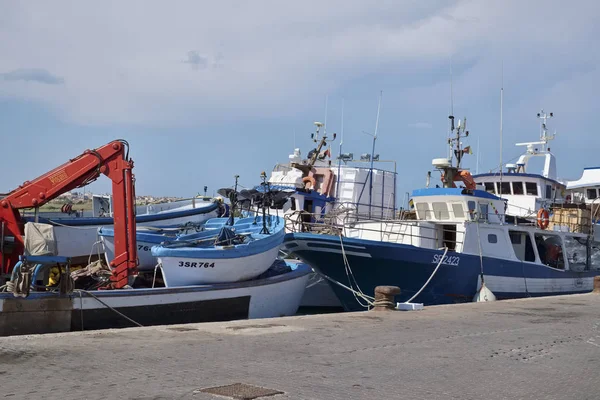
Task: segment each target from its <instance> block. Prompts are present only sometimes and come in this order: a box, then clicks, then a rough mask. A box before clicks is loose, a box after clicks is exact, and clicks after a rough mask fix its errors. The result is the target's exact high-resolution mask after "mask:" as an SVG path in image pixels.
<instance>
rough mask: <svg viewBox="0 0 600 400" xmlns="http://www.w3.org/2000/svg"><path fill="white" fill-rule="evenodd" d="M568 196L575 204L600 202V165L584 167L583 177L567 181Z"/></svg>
mask: <svg viewBox="0 0 600 400" xmlns="http://www.w3.org/2000/svg"><path fill="white" fill-rule="evenodd" d="M567 196H568V198H567V200H568V201H569V202H573V203H575V204H590V205H591V204H592V203H594V204H600V200H598V199H600V167H590V168H584V169H583V173H582V174H581V178H579V179H578V180H576V181H570V182H567Z"/></svg>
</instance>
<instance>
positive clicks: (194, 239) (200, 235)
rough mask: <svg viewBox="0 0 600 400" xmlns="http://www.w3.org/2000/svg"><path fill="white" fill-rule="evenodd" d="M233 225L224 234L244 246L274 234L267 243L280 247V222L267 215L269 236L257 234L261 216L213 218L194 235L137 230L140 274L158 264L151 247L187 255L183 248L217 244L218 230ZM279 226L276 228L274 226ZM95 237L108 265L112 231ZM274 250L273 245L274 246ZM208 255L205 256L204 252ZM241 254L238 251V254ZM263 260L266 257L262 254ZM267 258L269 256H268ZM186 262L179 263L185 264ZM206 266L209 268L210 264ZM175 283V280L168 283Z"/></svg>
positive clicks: (112, 239) (111, 251) (110, 254)
mask: <svg viewBox="0 0 600 400" xmlns="http://www.w3.org/2000/svg"><path fill="white" fill-rule="evenodd" d="M230 222H233V225H231V226H229V227H228V228H227V231H231V233H232V234H233V236H235V235H236V234H237V235H240V236H242V237H243V240H245V241H246V244H250V242H255V241H256V240H258V239H257V238H262V239H265V238H270V237H271V236H273V234H274V235H275V237H273V238H270V240H272V241H274V242H273V243H275V242H277V241H279V244H281V242H282V241H283V232H279V230H281V227H282V226H283V221H281V220H277V218H276V217H271V216H267V217H266V220H265V225H266V227H267V229H269V227H270V226H274V227H275V228H277V229H276V230H275V231H269V232H270V233H269V234H268V235H263V236H261V235H260V231H261V230H263V217H262V216H256V217H250V218H235V219H233V220H231V219H230V218H212V219H209V220H208V221H206V223H205V224H204V225H203V226H202V227H201V228H197V232H194V233H189V230H182V229H155V228H138V229H137V231H136V242H137V250H138V259H139V265H138V271H140V272H152V271H154V268H155V267H156V266H157V264H159V263H160V261H159V260H158V259H157V256H156V255H153V254H152V247H153V246H160V245H165V246H166V247H167V248H171V249H181V250H185V252H189V249H188V250H186V247H190V248H191V247H192V246H195V247H194V248H196V249H197V250H198V249H201V248H202V246H211V245H212V244H214V242H215V241H218V240H219V239H218V237H219V235H220V234H222V232H221V229H222V228H223V227H225V226H226V225H227V224H228V223H230ZM277 225H278V226H277ZM98 236H99V237H100V239H101V241H102V243H103V250H104V254H105V256H106V261H107V263H110V262H111V261H112V260H113V259H114V257H115V252H114V248H115V242H114V230H113V229H111V228H104V227H102V228H99V229H98ZM263 244H264V245H268V243H267V242H264V243H263ZM256 245H257V243H253V244H252V245H251V248H252V249H253V250H254V249H256V248H257V247H256ZM273 246H274V247H275V245H273ZM221 247H226V249H227V250H231V248H230V247H227V246H226V245H225V243H223V245H222V246H221ZM241 248H245V249H246V250H245V251H250V250H248V248H249V247H248V246H246V247H240V248H238V250H239V249H241ZM209 249H210V247H206V248H205V250H209ZM157 251H158V250H157ZM234 253H235V252H228V253H227V254H228V255H229V256H230V257H229V258H235V254H234ZM276 253H277V252H276V251H275V249H274V248H273V249H270V254H271V255H272V254H275V255H276ZM204 254H208V253H204ZM239 254H241V250H240V252H239ZM265 257H267V256H266V255H265ZM269 257H270V256H269ZM273 259H275V256H273V257H272V259H271V261H272V260H273ZM168 260H169V265H170V263H171V262H172V261H173V260H171V258H170V257H169V258H168ZM188 261H189V260H186V261H182V262H184V265H185V262H188ZM246 261H248V260H246ZM212 262H214V261H211V263H209V265H211V264H212ZM269 265H270V263H269V261H268V260H267V261H265V263H264V264H262V265H260V266H257V267H256V268H257V270H261V269H262V271H260V272H258V273H257V274H256V275H259V274H260V273H262V272H264V269H266V268H267V267H268V266H269ZM192 268H193V267H192ZM244 270H245V271H247V272H248V271H249V270H248V267H244ZM171 282H175V281H171Z"/></svg>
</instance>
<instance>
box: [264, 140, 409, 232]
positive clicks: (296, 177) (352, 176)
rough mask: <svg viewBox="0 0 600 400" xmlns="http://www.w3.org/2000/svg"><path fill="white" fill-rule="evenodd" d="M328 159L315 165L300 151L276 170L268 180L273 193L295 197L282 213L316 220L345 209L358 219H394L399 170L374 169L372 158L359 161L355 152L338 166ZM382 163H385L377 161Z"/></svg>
mask: <svg viewBox="0 0 600 400" xmlns="http://www.w3.org/2000/svg"><path fill="white" fill-rule="evenodd" d="M328 157H329V155H328V154H325V155H324V156H323V157H322V159H321V158H320V157H318V158H317V159H316V160H314V162H311V159H310V157H309V158H307V159H304V158H303V157H302V153H301V151H300V149H298V148H297V149H294V152H293V153H292V154H290V156H289V163H287V164H277V165H276V166H275V167H274V168H273V170H272V172H271V176H270V177H269V180H268V182H269V185H270V188H271V190H278V191H286V192H289V193H290V194H291V196H290V197H289V200H288V201H287V202H286V203H284V204H283V205H282V207H281V209H280V210H281V211H279V212H283V213H284V214H291V213H294V212H297V211H305V212H306V213H307V214H313V218H312V219H314V216H315V215H316V216H322V215H325V214H326V213H328V212H330V211H332V210H333V208H334V207H343V208H345V209H347V210H349V212H348V213H347V214H352V215H354V216H356V217H357V216H359V215H360V216H370V217H371V218H393V216H394V215H395V212H396V176H397V174H396V172H395V171H388V170H384V169H380V168H377V167H373V168H370V166H369V164H370V163H368V162H367V160H365V159H366V158H369V160H370V157H365V155H363V156H361V159H362V160H360V161H359V160H354V159H353V154H352V153H346V154H343V155H340V156H339V157H338V161H337V162H336V163H332V161H331V160H329V159H327V158H328ZM377 158H378V156H377ZM381 162H384V161H379V160H376V161H374V163H381ZM371 185H372V188H371ZM256 189H258V188H256ZM347 214H346V215H347ZM309 217H310V216H309ZM305 222H308V221H305ZM313 222H314V221H313ZM340 222H341V221H340Z"/></svg>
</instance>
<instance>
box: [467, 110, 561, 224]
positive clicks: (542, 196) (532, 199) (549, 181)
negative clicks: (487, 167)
mask: <svg viewBox="0 0 600 400" xmlns="http://www.w3.org/2000/svg"><path fill="white" fill-rule="evenodd" d="M537 116H538V118H540V120H541V134H540V139H539V140H538V141H535V142H524V143H517V144H516V145H517V146H520V147H525V148H526V150H525V152H524V153H523V154H522V155H521V156H520V157H519V159H518V160H517V162H516V163H515V164H505V165H504V166H505V168H506V169H504V168H501V169H500V171H497V172H490V173H483V174H476V175H473V180H474V181H475V182H476V184H478V185H482V186H483V188H484V189H485V191H486V192H488V193H491V194H494V195H497V196H500V197H502V198H503V199H505V200H506V201H507V207H506V210H503V212H504V213H505V214H506V215H507V217H519V218H526V219H530V220H531V219H536V218H537V216H538V215H537V214H538V213H539V212H540V210H541V209H547V208H549V207H550V205H551V204H560V203H563V202H565V200H566V192H565V191H566V188H567V186H566V185H565V183H563V182H562V181H561V180H560V179H559V177H558V175H557V171H556V157H555V156H554V154H552V152H551V151H550V147H549V146H548V143H549V142H550V141H551V140H553V139H554V138H555V135H556V134H553V135H549V134H548V127H547V121H548V119H549V118H552V117H553V116H554V114H553V113H545V112H544V110H542V111H541V112H540V113H538V114H537ZM534 160H543V169H542V171H541V173H539V172H532V169H533V167H531V165H530V163H531V162H532V161H534Z"/></svg>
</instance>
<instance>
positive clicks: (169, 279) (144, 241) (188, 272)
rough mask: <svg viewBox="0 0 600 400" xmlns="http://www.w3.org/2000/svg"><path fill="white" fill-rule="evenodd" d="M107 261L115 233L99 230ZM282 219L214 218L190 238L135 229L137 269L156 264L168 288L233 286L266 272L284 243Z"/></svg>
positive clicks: (266, 217) (107, 229) (157, 231)
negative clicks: (197, 285)
mask: <svg viewBox="0 0 600 400" xmlns="http://www.w3.org/2000/svg"><path fill="white" fill-rule="evenodd" d="M98 235H99V236H100V237H101V240H102V241H103V243H104V248H105V254H106V258H107V262H110V261H112V259H113V258H114V231H113V230H112V229H110V228H100V229H99V230H98ZM283 236H284V221H283V218H281V217H275V216H265V217H258V216H257V217H251V218H235V219H230V218H213V219H210V220H208V221H207V222H206V223H205V225H204V227H203V230H202V231H200V232H196V233H192V234H184V235H181V234H179V235H178V234H177V233H176V232H174V231H162V230H138V231H137V233H136V242H137V246H138V258H139V260H140V265H139V267H138V269H139V270H140V271H142V272H144V271H150V270H154V268H155V266H156V265H157V263H158V264H159V265H160V267H161V270H162V274H163V279H164V281H165V284H166V285H167V286H182V285H195V284H207V283H223V282H237V281H242V280H246V279H251V278H253V277H256V276H258V275H260V274H261V273H263V272H265V271H266V270H267V269H268V268H269V266H270V265H271V264H272V263H273V261H274V260H275V259H276V258H277V254H278V252H279V247H280V246H281V244H282V242H283Z"/></svg>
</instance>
